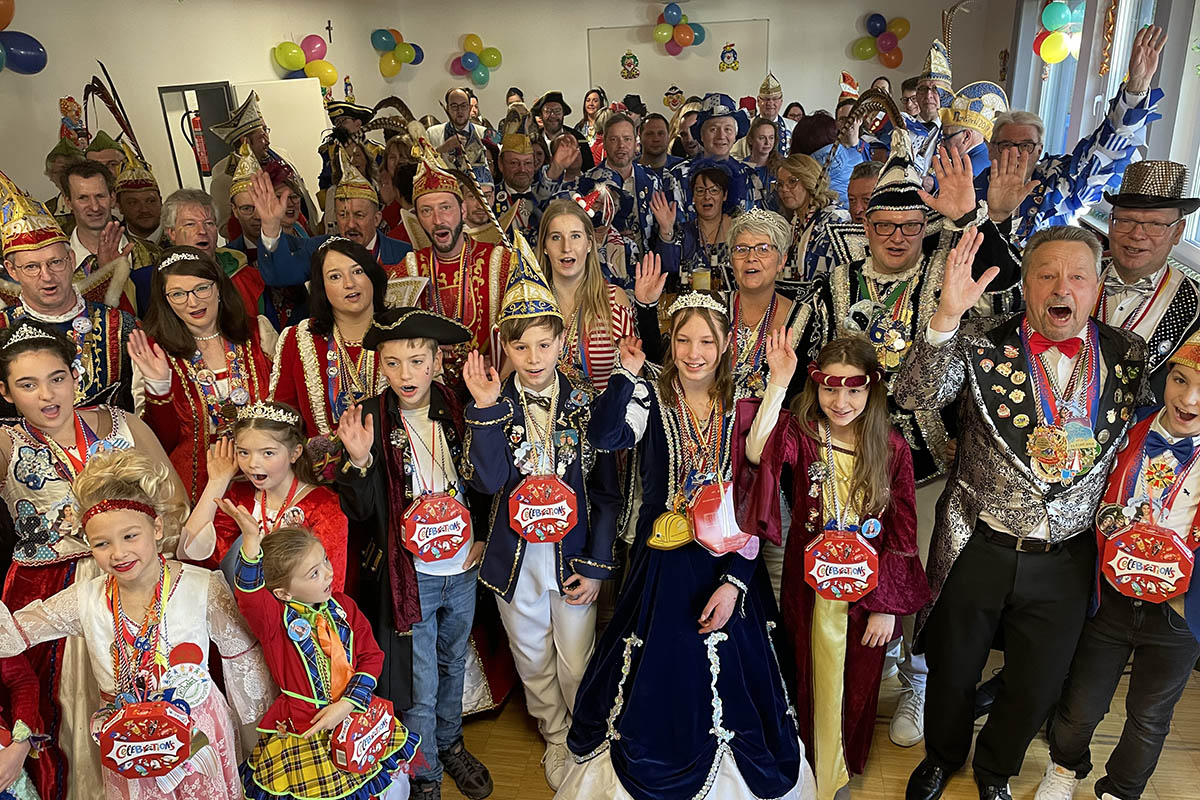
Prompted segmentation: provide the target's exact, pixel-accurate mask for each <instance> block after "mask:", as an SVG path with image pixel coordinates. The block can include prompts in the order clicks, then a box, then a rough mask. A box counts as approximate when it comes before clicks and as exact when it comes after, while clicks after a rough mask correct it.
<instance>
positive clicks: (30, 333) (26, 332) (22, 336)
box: [3, 322, 58, 350]
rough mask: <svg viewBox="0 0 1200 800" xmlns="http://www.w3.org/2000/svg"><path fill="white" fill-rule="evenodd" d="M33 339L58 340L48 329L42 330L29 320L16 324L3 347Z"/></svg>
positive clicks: (6, 347)
mask: <svg viewBox="0 0 1200 800" xmlns="http://www.w3.org/2000/svg"><path fill="white" fill-rule="evenodd" d="M35 339H36V340H45V341H47V342H57V341H58V338H57V337H56V336H54V334H52V333H50V332H49V331H46V330H43V329H42V328H40V327H39V326H37V325H33V324H31V323H29V322H23V323H21V324H20V325H18V326H17V329H16V331H14V332H13V334H12V336H10V337H9V338H8V341H7V342H5V343H4V348H3V349H5V350H7V349H8V348H10V347H12V346H13V345H15V344H20V343H21V342H31V341H34V340H35Z"/></svg>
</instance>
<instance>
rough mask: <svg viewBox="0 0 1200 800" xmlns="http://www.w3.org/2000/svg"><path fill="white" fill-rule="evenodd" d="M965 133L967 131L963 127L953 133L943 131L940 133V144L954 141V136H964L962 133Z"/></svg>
mask: <svg viewBox="0 0 1200 800" xmlns="http://www.w3.org/2000/svg"><path fill="white" fill-rule="evenodd" d="M966 133H967V129H966V128H963V129H962V130H961V131H955V132H954V133H943V134H942V144H948V143H950V142H952V141H954V139H955V137H958V136H964V135H966Z"/></svg>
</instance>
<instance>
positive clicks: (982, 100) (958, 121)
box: [941, 81, 1008, 141]
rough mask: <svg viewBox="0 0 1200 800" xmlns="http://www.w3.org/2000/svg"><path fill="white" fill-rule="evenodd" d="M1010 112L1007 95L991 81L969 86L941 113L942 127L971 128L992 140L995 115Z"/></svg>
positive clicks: (969, 84) (960, 90)
mask: <svg viewBox="0 0 1200 800" xmlns="http://www.w3.org/2000/svg"><path fill="white" fill-rule="evenodd" d="M1005 111H1008V95H1006V94H1005V93H1004V90H1003V89H1002V88H1000V87H999V86H997V85H996V84H994V83H992V82H991V81H976V82H975V83H968V84H967V85H966V86H964V87H963V88H961V89H959V90H958V91H957V92H956V93H955V95H954V99H953V100H951V101H950V105H949V106H948V107H946V108H943V109H942V110H941V116H942V126H943V127H945V126H953V127H959V128H970V129H971V130H973V131H979V132H980V133H981V134H983V138H984V139H987V140H989V141H990V140H991V138H992V125H993V123H994V122H995V120H996V115H998V114H1003V113H1004V112H1005Z"/></svg>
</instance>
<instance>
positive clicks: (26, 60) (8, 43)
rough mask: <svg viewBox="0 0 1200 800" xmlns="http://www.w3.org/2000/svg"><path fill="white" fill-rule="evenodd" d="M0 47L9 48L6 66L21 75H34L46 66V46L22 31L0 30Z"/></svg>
mask: <svg viewBox="0 0 1200 800" xmlns="http://www.w3.org/2000/svg"><path fill="white" fill-rule="evenodd" d="M0 49H4V50H7V51H8V52H7V53H6V54H5V55H6V66H7V67H8V68H9V69H11V70H12V71H13V72H16V73H18V74H21V75H33V74H35V73H38V72H41V71H42V70H44V69H45V68H46V48H44V47H42V43H41V42H39V41H38V40H37V39H35V38H33V37H32V36H30V35H29V34H28V33H21V32H20V31H0Z"/></svg>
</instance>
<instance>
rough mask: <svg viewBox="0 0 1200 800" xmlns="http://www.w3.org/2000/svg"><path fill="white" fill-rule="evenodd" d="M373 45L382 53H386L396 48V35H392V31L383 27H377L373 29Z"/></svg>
mask: <svg viewBox="0 0 1200 800" xmlns="http://www.w3.org/2000/svg"><path fill="white" fill-rule="evenodd" d="M371 47H374V48H375V49H376V50H378V51H379V52H381V53H386V52H387V51H388V50H395V49H396V37H395V36H392V32H391V31H389V30H384V29H383V28H376V29H375V30H373V31H371Z"/></svg>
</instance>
